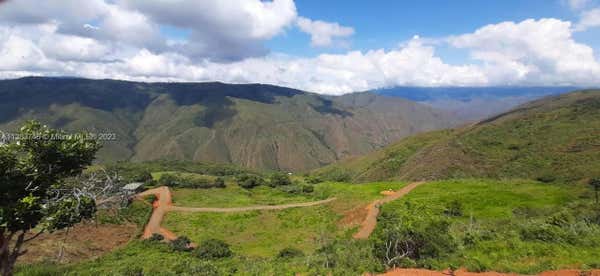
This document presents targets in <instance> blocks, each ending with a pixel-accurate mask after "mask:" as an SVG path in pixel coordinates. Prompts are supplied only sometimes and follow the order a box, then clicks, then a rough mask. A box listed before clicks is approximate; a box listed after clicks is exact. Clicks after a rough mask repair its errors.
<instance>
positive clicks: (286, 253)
mask: <svg viewBox="0 0 600 276" xmlns="http://www.w3.org/2000/svg"><path fill="white" fill-rule="evenodd" d="M302 256H304V252H302V251H301V250H300V249H297V248H293V247H286V248H284V249H281V250H280V251H279V253H277V258H281V259H285V258H295V257H302Z"/></svg>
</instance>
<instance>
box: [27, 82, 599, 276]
mask: <svg viewBox="0 0 600 276" xmlns="http://www.w3.org/2000/svg"><path fill="white" fill-rule="evenodd" d="M362 97H367V98H369V97H370V96H369V95H367V94H359V95H355V96H354V97H353V99H352V103H351V105H354V106H362V105H363V104H364V103H363V102H362V101H363V100H365V99H364V98H362ZM599 98H600V94H599V92H598V91H592V90H589V91H579V92H572V93H567V94H563V95H560V96H553V97H548V98H544V99H541V100H538V101H533V102H531V103H527V104H524V105H522V106H519V107H517V108H515V109H514V110H512V111H509V112H506V113H504V114H500V115H498V116H495V117H492V118H489V119H486V120H483V121H481V122H478V123H472V124H469V125H463V126H459V127H457V128H454V129H443V130H434V131H430V132H424V133H419V134H415V135H413V136H409V137H406V138H403V139H400V140H399V141H398V142H396V143H392V144H391V145H390V146H387V147H384V148H382V149H380V150H374V151H373V152H371V153H368V154H366V155H364V156H361V157H352V158H349V159H344V160H341V161H338V162H336V163H333V164H330V165H325V166H324V167H321V168H317V169H314V170H312V171H308V172H305V173H292V172H287V171H277V170H274V169H258V168H256V167H252V166H247V167H243V166H237V165H234V164H226V163H212V162H194V161H185V160H168V159H164V160H154V161H137V162H132V161H120V162H113V163H110V162H100V163H96V164H94V165H92V166H90V167H88V168H87V170H86V171H84V175H86V174H94V173H97V172H102V171H107V172H118V173H119V175H120V178H119V179H120V181H122V182H123V183H128V182H134V183H141V184H143V186H142V187H143V188H144V189H145V191H144V192H142V193H140V194H137V196H136V197H134V198H133V201H132V202H131V203H130V204H128V205H127V207H124V208H116V209H115V208H108V209H99V210H98V211H97V214H96V215H95V216H94V218H93V219H91V220H88V221H87V222H82V224H79V225H75V226H74V228H73V229H74V230H73V233H81V230H79V229H86V231H88V232H89V234H88V235H89V236H93V235H99V237H100V236H102V237H103V238H106V237H105V236H104V235H118V236H120V237H124V238H125V239H128V240H119V241H118V242H115V243H114V244H113V243H107V244H106V247H105V248H103V249H102V250H99V252H98V254H92V255H89V256H88V257H85V258H73V257H69V258H64V259H63V257H62V255H63V254H65V255H66V256H73V255H74V254H75V253H74V252H78V251H81V250H89V249H88V248H89V247H90V246H92V245H89V244H88V245H86V244H83V243H82V242H81V240H79V239H77V238H76V237H69V235H68V234H65V232H58V233H57V234H54V233H50V234H45V235H44V236H43V237H44V239H43V240H42V241H43V242H42V243H34V244H32V245H31V247H30V248H31V249H33V250H36V251H38V250H39V251H38V253H37V254H36V255H35V257H34V256H32V257H27V258H25V259H24V261H21V262H19V263H18V265H17V268H16V274H17V275H65V274H66V275H132V274H136V275H137V274H144V275H146V274H161V275H162V274H165V275H170V274H173V275H258V274H270V275H287V274H302V275H322V274H329V273H331V274H333V275H360V274H363V273H384V272H386V271H392V272H390V273H404V272H406V271H408V270H406V271H404V270H394V268H425V269H431V270H434V271H447V270H450V271H470V272H489V271H495V272H501V273H519V274H527V275H530V274H536V273H541V272H545V271H546V272H547V271H553V270H560V271H566V270H569V269H571V270H575V271H589V272H590V273H597V271H596V270H593V269H597V268H598V267H599V265H600V264H598V263H597V260H598V259H600V255H598V252H600V251H598V250H597V248H599V246H600V240H599V239H598V237H600V220H598V219H599V218H600V213H599V211H600V209H599V208H600V207H599V205H598V203H597V202H596V200H595V198H594V190H593V189H592V186H590V185H588V183H589V184H591V183H594V182H593V179H594V177H595V176H596V175H597V174H598V173H599V172H598V170H597V168H598V166H597V164H598V162H600V160H599V159H598V158H597V157H598V156H600V155H599V154H598V153H599V152H598V150H600V149H599V148H598V147H597V145H596V144H597V143H596V142H598V141H596V140H597V139H596V138H597V137H600V136H598V135H596V133H598V132H597V130H598V129H600V128H598V122H599V119H600V118H599V117H598V114H600V113H598V112H597V111H598V110H599V109H598V107H597V101H598V99H599ZM345 99H346V100H347V99H348V98H345ZM370 101H371V100H368V102H370ZM340 104H342V103H340ZM344 104H350V103H344ZM335 116H337V115H335ZM94 225H95V226H94ZM134 228H135V230H134ZM105 229H113V230H111V231H113V232H106V230H105ZM95 233H97V234H95ZM76 235H77V234H76ZM93 246H97V245H93ZM36 247H40V249H36ZM42 247H43V248H44V249H43V250H41V248H42ZM52 248H54V250H58V249H60V250H64V251H65V253H61V254H60V255H59V256H60V258H58V257H57V253H56V252H55V251H54V250H52ZM40 260H44V261H40ZM394 271H395V272H394ZM398 271H400V272H398ZM402 271H404V272H402ZM593 271H596V272H593ZM422 272H423V273H426V272H424V271H422ZM427 273H428V272H427ZM460 273H462V272H459V274H460ZM557 273H558V272H557ZM561 273H562V272H561ZM592 275H593V274H592Z"/></svg>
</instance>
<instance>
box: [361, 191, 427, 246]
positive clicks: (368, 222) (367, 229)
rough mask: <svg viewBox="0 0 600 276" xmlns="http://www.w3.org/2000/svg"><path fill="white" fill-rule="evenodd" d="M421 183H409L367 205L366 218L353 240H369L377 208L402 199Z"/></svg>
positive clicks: (373, 227)
mask: <svg viewBox="0 0 600 276" xmlns="http://www.w3.org/2000/svg"><path fill="white" fill-rule="evenodd" d="M423 183H425V182H413V183H410V184H408V185H407V186H405V187H404V188H402V189H400V190H398V191H396V192H394V193H391V194H388V195H387V196H386V197H384V198H383V199H380V200H376V201H374V202H372V203H371V204H369V205H367V207H366V209H367V217H366V218H365V220H364V221H363V222H362V223H361V226H360V230H359V231H358V232H357V233H356V234H354V238H355V239H367V238H369V236H370V235H371V233H372V232H373V230H375V226H377V216H378V215H379V207H380V206H381V205H383V204H385V203H388V202H390V201H393V200H396V199H398V198H401V197H403V196H404V195H406V194H407V193H409V192H410V191H412V190H413V189H414V188H416V187H418V186H419V185H421V184H423Z"/></svg>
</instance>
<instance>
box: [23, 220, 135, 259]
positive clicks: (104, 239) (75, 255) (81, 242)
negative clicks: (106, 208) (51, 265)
mask: <svg viewBox="0 0 600 276" xmlns="http://www.w3.org/2000/svg"><path fill="white" fill-rule="evenodd" d="M136 227H137V226H136V225H135V224H99V225H96V224H95V223H80V224H77V225H75V226H74V227H72V228H71V229H69V231H68V233H67V231H66V230H60V231H56V232H54V233H43V234H41V235H40V236H39V237H37V238H36V239H33V240H31V241H30V242H28V243H26V244H25V249H27V253H25V255H23V256H22V257H20V258H19V262H20V263H21V262H22V263H37V262H43V261H51V262H57V261H60V262H62V263H73V262H78V261H82V260H88V259H92V258H97V257H99V256H101V255H103V254H105V253H108V252H110V251H112V250H114V249H115V248H117V247H120V246H123V245H125V244H126V243H127V242H129V241H130V240H131V239H133V238H134V236H135V233H136V231H135V229H136ZM29 235H33V233H31V234H29ZM63 246H64V247H63ZM61 247H63V253H62V257H61V258H60V260H58V256H59V252H60V249H61Z"/></svg>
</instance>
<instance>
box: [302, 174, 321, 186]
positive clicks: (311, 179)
mask: <svg viewBox="0 0 600 276" xmlns="http://www.w3.org/2000/svg"><path fill="white" fill-rule="evenodd" d="M305 180H306V183H310V184H319V183H321V182H323V180H321V178H320V177H319V176H316V175H309V176H307V177H306V178H305Z"/></svg>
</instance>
